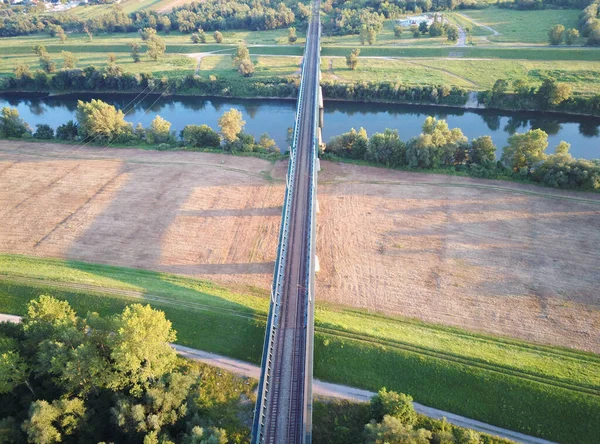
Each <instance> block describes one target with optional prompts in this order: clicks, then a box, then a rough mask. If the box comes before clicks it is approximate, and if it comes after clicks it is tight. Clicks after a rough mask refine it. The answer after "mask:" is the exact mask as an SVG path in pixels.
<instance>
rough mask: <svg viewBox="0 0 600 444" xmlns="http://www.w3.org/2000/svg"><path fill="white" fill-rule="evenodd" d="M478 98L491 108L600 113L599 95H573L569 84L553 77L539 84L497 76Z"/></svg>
mask: <svg viewBox="0 0 600 444" xmlns="http://www.w3.org/2000/svg"><path fill="white" fill-rule="evenodd" d="M510 89H512V91H510ZM477 100H478V102H479V103H481V104H483V105H485V106H486V107H488V108H503V109H516V110H543V111H560V112H565V113H574V114H589V115H596V116H597V115H600V94H594V95H589V96H583V95H574V94H573V89H572V88H571V86H570V85H569V84H568V83H560V82H557V81H556V80H554V79H552V78H546V79H544V80H543V82H542V84H541V85H540V86H538V87H536V86H534V85H531V84H529V83H528V82H526V81H525V80H522V79H517V80H514V81H512V82H509V81H508V80H504V79H498V80H496V82H495V83H494V85H493V87H492V89H491V90H489V91H482V92H480V93H479V94H478V96H477Z"/></svg>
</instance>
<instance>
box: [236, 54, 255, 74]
mask: <svg viewBox="0 0 600 444" xmlns="http://www.w3.org/2000/svg"><path fill="white" fill-rule="evenodd" d="M238 73H239V74H240V75H241V76H243V77H252V74H254V63H252V60H250V58H247V59H244V60H242V61H241V62H240V64H239V66H238Z"/></svg>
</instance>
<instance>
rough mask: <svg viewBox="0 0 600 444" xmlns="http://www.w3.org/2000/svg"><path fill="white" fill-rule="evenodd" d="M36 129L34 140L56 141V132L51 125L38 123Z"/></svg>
mask: <svg viewBox="0 0 600 444" xmlns="http://www.w3.org/2000/svg"><path fill="white" fill-rule="evenodd" d="M35 127H36V130H35V133H34V134H33V138H34V139H46V140H48V139H54V130H53V129H52V127H51V126H50V125H47V124H45V123H38V124H37V125H36V126H35Z"/></svg>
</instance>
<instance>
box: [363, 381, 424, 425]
mask: <svg viewBox="0 0 600 444" xmlns="http://www.w3.org/2000/svg"><path fill="white" fill-rule="evenodd" d="M386 415H390V416H392V417H394V418H396V419H399V420H400V421H402V423H403V424H407V425H413V424H414V423H415V421H416V420H417V412H416V411H415V408H414V406H413V399H412V397H411V396H409V395H405V394H404V393H396V392H394V391H387V389H386V388H385V387H384V388H382V389H380V390H379V392H377V394H376V395H375V396H373V398H371V418H373V419H374V420H375V421H377V422H380V421H381V420H382V419H383V417H384V416H386Z"/></svg>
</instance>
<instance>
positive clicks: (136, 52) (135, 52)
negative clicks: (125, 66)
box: [131, 43, 142, 63]
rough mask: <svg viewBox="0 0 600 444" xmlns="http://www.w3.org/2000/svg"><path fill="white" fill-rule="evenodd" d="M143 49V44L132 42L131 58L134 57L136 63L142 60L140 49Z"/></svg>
mask: <svg viewBox="0 0 600 444" xmlns="http://www.w3.org/2000/svg"><path fill="white" fill-rule="evenodd" d="M141 49H142V46H141V45H140V44H139V43H132V44H131V58H132V59H133V61H134V63H139V62H140V60H141V56H140V51H141Z"/></svg>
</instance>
